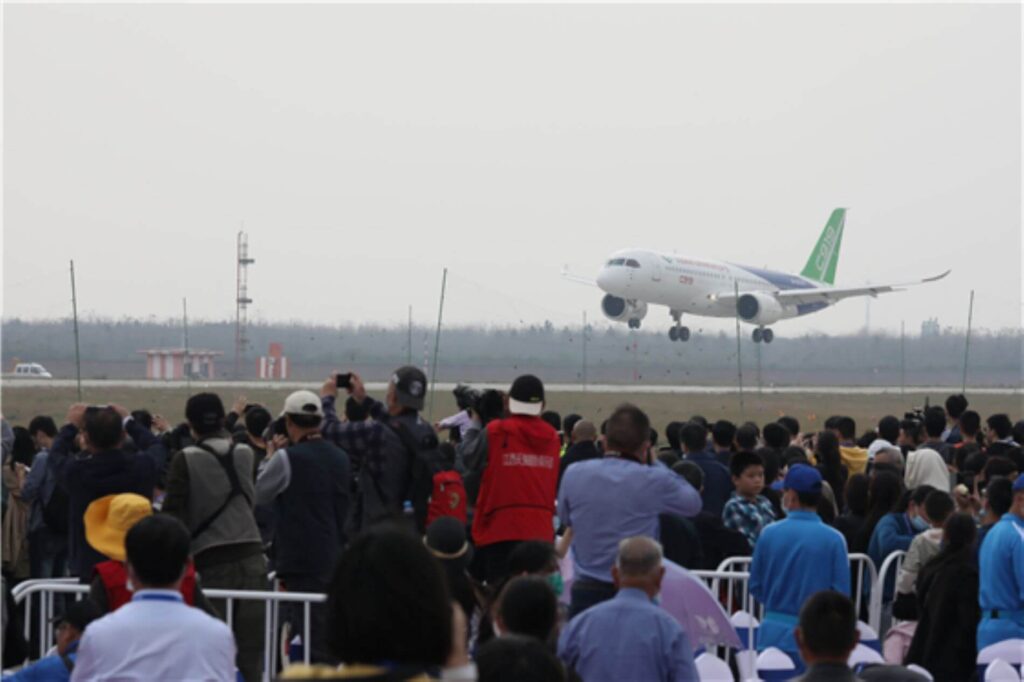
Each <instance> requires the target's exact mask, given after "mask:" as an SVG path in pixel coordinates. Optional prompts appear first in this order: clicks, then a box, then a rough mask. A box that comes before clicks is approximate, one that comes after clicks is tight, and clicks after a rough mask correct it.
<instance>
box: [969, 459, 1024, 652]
mask: <svg viewBox="0 0 1024 682" xmlns="http://www.w3.org/2000/svg"><path fill="white" fill-rule="evenodd" d="M978 568H979V578H980V581H979V582H980V584H981V590H980V591H979V593H978V604H979V606H981V623H980V624H979V625H978V650H979V651H981V650H982V649H984V648H985V647H987V646H989V645H991V644H995V643H996V642H1001V641H1003V640H1005V639H1024V476H1018V477H1017V480H1016V481H1014V483H1013V506H1012V507H1010V511H1009V512H1007V513H1006V514H1003V518H1001V519H999V522H998V523H996V524H995V525H994V526H992V530H990V531H989V532H988V533H987V534H986V535H985V540H984V541H983V542H982V543H981V552H980V556H979V567H978Z"/></svg>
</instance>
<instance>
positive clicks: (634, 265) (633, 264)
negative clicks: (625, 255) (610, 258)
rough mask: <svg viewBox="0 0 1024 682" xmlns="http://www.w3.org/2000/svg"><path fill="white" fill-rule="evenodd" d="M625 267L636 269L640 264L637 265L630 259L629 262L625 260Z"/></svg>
mask: <svg viewBox="0 0 1024 682" xmlns="http://www.w3.org/2000/svg"><path fill="white" fill-rule="evenodd" d="M626 266H627V267H630V268H638V267H640V264H639V263H637V262H636V261H635V260H633V259H632V258H630V259H629V260H627V261H626Z"/></svg>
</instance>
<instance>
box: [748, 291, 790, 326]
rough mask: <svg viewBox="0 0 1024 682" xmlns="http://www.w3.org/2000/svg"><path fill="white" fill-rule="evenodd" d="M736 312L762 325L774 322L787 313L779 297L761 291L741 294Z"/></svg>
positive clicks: (751, 321) (749, 320)
mask: <svg viewBox="0 0 1024 682" xmlns="http://www.w3.org/2000/svg"><path fill="white" fill-rule="evenodd" d="M736 312H737V313H738V314H739V316H740V318H742V319H743V320H745V321H747V322H750V323H752V324H756V325H761V326H764V325H769V324H774V323H775V322H778V321H779V320H781V319H782V318H783V317H785V315H786V310H785V308H784V307H783V305H782V304H781V303H779V300H778V299H777V298H775V297H774V296H772V295H770V294H764V293H760V292H754V293H752V294H743V295H742V296H740V297H739V300H737V301H736Z"/></svg>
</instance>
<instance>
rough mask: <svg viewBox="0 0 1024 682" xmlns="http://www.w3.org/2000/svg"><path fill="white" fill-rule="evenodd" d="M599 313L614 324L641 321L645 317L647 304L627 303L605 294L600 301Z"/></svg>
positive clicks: (638, 302)
mask: <svg viewBox="0 0 1024 682" xmlns="http://www.w3.org/2000/svg"><path fill="white" fill-rule="evenodd" d="M601 311H602V312H603V313H604V314H605V316H606V317H607V318H608V319H610V320H615V321H616V322H626V321H628V320H642V319H644V316H645V315H647V304H646V303H644V302H643V301H627V300H626V299H624V298H619V297H618V296H612V295H611V294H605V297H604V298H602V299H601Z"/></svg>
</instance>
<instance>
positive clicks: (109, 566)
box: [96, 561, 196, 613]
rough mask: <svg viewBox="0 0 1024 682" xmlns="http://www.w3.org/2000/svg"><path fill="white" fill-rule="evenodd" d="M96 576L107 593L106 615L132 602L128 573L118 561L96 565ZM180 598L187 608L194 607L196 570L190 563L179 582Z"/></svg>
mask: <svg viewBox="0 0 1024 682" xmlns="http://www.w3.org/2000/svg"><path fill="white" fill-rule="evenodd" d="M96 574H97V575H98V576H99V577H100V581H101V582H102V583H103V587H104V589H106V591H107V613H112V612H114V611H117V610H118V609H119V608H121V607H122V606H124V605H125V604H127V603H128V602H130V601H131V600H132V593H131V592H129V591H128V588H127V587H126V585H127V584H128V571H126V570H125V567H124V564H123V563H121V562H120V561H104V562H102V563H99V564H96ZM181 596H182V597H184V598H185V603H186V604H188V605H189V606H194V605H195V596H196V569H195V568H194V567H193V566H192V562H191V561H189V562H188V567H187V568H186V569H185V577H184V579H183V580H182V581H181Z"/></svg>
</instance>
